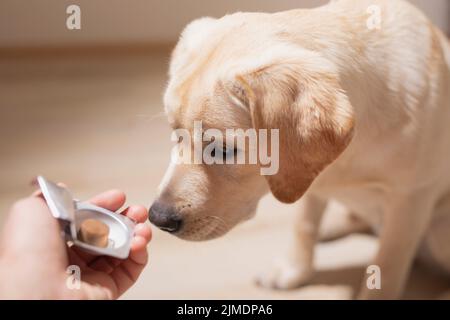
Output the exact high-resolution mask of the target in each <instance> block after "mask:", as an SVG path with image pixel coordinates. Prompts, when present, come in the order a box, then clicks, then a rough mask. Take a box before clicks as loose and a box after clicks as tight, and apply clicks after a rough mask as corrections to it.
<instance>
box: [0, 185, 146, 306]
mask: <svg viewBox="0 0 450 320" xmlns="http://www.w3.org/2000/svg"><path fill="white" fill-rule="evenodd" d="M90 202H91V203H93V204H95V205H97V206H100V207H103V208H106V209H109V210H111V211H116V210H118V209H119V208H120V207H122V206H123V204H124V203H125V194H124V193H123V192H121V191H118V190H111V191H108V192H105V193H102V194H100V195H98V196H96V197H94V198H93V199H91V200H90ZM122 214H124V215H126V216H127V217H129V218H130V219H132V220H134V221H135V222H136V223H137V224H136V227H135V235H134V238H133V240H132V245H131V251H130V255H129V257H128V259H125V260H120V259H116V258H111V257H106V256H93V255H90V254H87V253H85V252H83V251H81V250H80V249H78V248H76V247H74V246H72V247H68V246H67V244H66V243H65V241H64V240H63V239H62V238H61V235H60V234H61V232H60V229H59V224H58V221H57V220H56V219H54V218H53V216H52V215H51V213H50V211H49V209H48V207H47V204H46V203H45V201H44V200H43V199H42V198H41V197H39V196H32V197H29V198H26V199H23V200H20V201H18V202H17V203H15V204H14V206H13V207H12V209H11V211H10V214H9V216H8V218H7V220H6V223H5V225H4V228H3V233H2V235H1V238H0V298H6V299H20V298H22V299H116V298H118V297H119V296H120V295H122V294H123V293H124V292H125V291H126V290H128V289H129V288H130V287H131V286H132V285H133V284H134V283H135V282H136V280H137V278H138V277H139V275H140V273H141V272H142V270H143V268H144V267H145V265H146V263H147V259H148V255H147V244H148V242H149V241H150V240H151V230H150V227H149V226H148V225H147V224H144V222H146V220H147V210H146V209H145V208H144V207H143V206H131V207H129V208H127V209H125V210H124V211H123V212H122ZM69 265H77V266H78V267H79V268H80V271H81V284H80V288H79V289H70V288H69V287H68V286H67V285H66V283H67V279H68V274H67V273H66V269H67V267H68V266H69Z"/></svg>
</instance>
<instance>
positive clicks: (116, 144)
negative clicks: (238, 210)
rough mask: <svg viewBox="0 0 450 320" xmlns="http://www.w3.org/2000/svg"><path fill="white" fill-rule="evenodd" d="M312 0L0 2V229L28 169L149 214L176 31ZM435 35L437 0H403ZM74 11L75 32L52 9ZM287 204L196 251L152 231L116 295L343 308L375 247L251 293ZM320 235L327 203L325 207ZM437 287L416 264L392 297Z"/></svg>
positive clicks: (443, 0) (323, 255) (351, 251)
mask: <svg viewBox="0 0 450 320" xmlns="http://www.w3.org/2000/svg"><path fill="white" fill-rule="evenodd" d="M326 2H328V1H325V0H322V1H321V0H277V1H275V0H245V1H242V0H239V1H238V0H189V1H188V0H186V1H177V0H147V1H145V0H129V1H121V0H78V1H77V0H72V1H65V0H26V1H25V0H1V1H0V164H1V166H0V225H1V223H2V220H4V217H5V215H6V213H7V211H8V207H9V206H10V205H11V204H12V203H13V202H14V201H15V200H16V199H18V198H20V197H23V196H26V195H27V194H29V193H30V192H32V190H33V188H32V187H31V185H30V181H31V180H32V178H33V177H34V176H36V175H37V174H43V175H45V176H46V177H48V178H50V179H52V180H56V181H64V182H65V183H66V184H68V185H69V187H70V189H71V191H72V192H73V194H74V195H75V196H76V197H77V198H80V199H88V198H89V197H90V196H92V195H94V194H96V193H98V192H100V191H102V190H105V189H109V188H120V189H123V190H124V191H125V192H126V193H127V194H128V203H129V204H130V203H137V204H143V205H145V206H146V207H148V206H149V205H150V203H151V202H152V200H153V198H154V196H155V190H156V187H157V185H158V184H159V181H160V180H161V178H162V176H163V173H164V171H165V169H166V167H167V164H168V162H169V155H170V154H169V153H170V149H171V147H172V144H171V142H170V128H169V126H168V124H167V121H166V119H165V116H164V114H163V112H162V111H163V106H162V94H163V91H164V87H165V84H166V81H167V76H166V71H167V67H168V61H169V56H170V51H171V49H172V48H173V46H174V44H175V43H176V41H177V38H178V35H179V33H180V32H181V30H182V29H183V27H184V26H185V25H186V24H187V23H188V22H189V21H191V20H192V19H195V18H198V17H202V16H214V17H220V16H222V15H224V14H226V13H232V12H235V11H267V12H274V11H280V10H287V9H293V8H299V7H314V6H318V5H322V4H324V3H326ZM412 2H414V3H415V4H416V5H418V6H419V7H421V8H422V9H423V10H424V11H425V12H426V13H427V14H428V15H429V16H430V17H431V18H432V19H433V21H434V22H435V23H436V24H437V25H439V26H440V27H441V28H442V29H443V30H445V31H446V32H447V33H448V31H450V19H449V17H450V1H447V0H416V1H412ZM71 4H77V5H79V6H80V8H81V30H68V29H67V28H66V18H67V16H68V15H67V14H66V8H67V6H69V5H71ZM295 210H296V206H295V205H292V206H287V205H282V204H280V203H278V202H277V201H275V200H274V199H273V197H272V196H267V197H265V198H264V199H263V200H262V202H261V203H260V206H259V209H258V215H257V217H256V218H255V219H253V220H252V221H250V222H248V223H245V224H243V225H241V226H239V227H238V228H236V229H235V230H233V231H232V232H231V233H230V234H228V235H227V236H226V237H224V238H222V239H218V240H213V241H210V242H205V243H191V242H184V241H182V240H178V239H176V238H174V237H171V236H169V235H167V234H164V233H162V232H160V231H157V230H154V240H153V242H152V245H151V246H150V252H151V258H150V265H149V267H147V268H146V270H145V272H144V274H143V275H142V278H141V279H140V281H139V282H138V283H137V284H136V285H135V287H133V289H132V290H130V291H129V292H128V293H127V294H126V295H125V296H124V298H125V299H166V298H174V299H177V298H183V299H189V298H211V299H214V298H224V299H227V298H234V299H241V298H247V299H251V298H255V299H256V298H273V299H281V298H287V299H328V298H330V299H346V298H348V297H350V295H351V293H352V290H354V289H356V288H358V285H359V281H360V279H361V277H362V275H363V272H364V266H365V264H367V263H368V262H369V261H370V258H371V257H372V255H373V254H374V252H375V251H376V248H377V243H376V241H375V239H373V238H371V237H369V236H363V235H355V236H351V237H348V238H345V239H342V240H339V241H335V242H332V243H325V244H319V245H318V248H317V252H318V254H317V256H316V265H317V268H318V270H319V272H318V274H317V276H316V277H315V278H314V280H313V281H312V283H311V285H308V286H306V287H303V288H299V289H297V290H292V291H284V292H278V291H273V290H265V289H260V288H257V287H256V286H255V285H254V284H253V278H254V276H255V275H256V274H258V273H260V272H261V271H263V270H265V269H266V268H269V267H270V264H271V261H272V260H274V259H276V258H278V257H281V256H282V254H283V252H284V251H285V250H287V244H288V243H289V236H290V231H291V230H290V225H291V222H292V218H293V213H294V212H295ZM329 210H330V212H333V213H334V215H328V216H327V217H326V221H325V227H326V226H327V225H330V224H332V223H333V219H334V218H335V217H336V216H338V215H339V212H340V208H338V207H334V206H333V207H331V208H330V209H329ZM449 287H450V283H449V282H448V280H446V279H442V278H440V277H439V276H438V275H435V274H432V273H430V272H427V271H426V270H424V269H422V268H421V267H420V266H416V267H415V268H414V271H413V273H412V276H411V280H410V283H409V285H408V290H407V292H406V293H405V298H436V297H439V296H440V295H441V294H442V292H443V291H445V290H446V289H448V288H449Z"/></svg>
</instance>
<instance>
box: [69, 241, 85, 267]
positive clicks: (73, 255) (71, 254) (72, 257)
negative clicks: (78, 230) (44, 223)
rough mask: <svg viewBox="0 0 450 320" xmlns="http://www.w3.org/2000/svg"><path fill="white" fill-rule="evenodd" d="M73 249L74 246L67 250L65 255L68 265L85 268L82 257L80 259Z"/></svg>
mask: <svg viewBox="0 0 450 320" xmlns="http://www.w3.org/2000/svg"><path fill="white" fill-rule="evenodd" d="M74 249H75V247H74V246H72V247H69V248H67V254H68V256H69V263H70V264H75V265H77V266H79V267H80V268H85V267H86V266H87V265H86V260H85V259H84V258H83V257H81V256H80V255H79V253H78V252H76V250H74Z"/></svg>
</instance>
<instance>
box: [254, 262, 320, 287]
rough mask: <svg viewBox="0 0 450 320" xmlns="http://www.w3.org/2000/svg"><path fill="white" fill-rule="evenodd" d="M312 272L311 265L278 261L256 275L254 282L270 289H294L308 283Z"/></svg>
mask: <svg viewBox="0 0 450 320" xmlns="http://www.w3.org/2000/svg"><path fill="white" fill-rule="evenodd" d="M313 273H314V270H313V268H312V267H308V266H299V265H295V264H292V263H290V262H286V261H285V262H279V263H276V264H275V265H274V267H273V268H272V269H271V270H269V272H266V273H263V274H261V275H259V276H258V277H256V284H257V285H259V286H261V287H264V288H270V289H294V288H298V287H300V286H302V285H305V284H306V283H308V281H309V280H311V278H312V276H313Z"/></svg>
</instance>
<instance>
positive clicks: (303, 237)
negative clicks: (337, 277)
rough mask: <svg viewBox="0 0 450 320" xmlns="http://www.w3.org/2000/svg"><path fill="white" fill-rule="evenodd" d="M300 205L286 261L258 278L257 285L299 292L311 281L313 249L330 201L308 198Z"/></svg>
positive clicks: (278, 263)
mask: <svg viewBox="0 0 450 320" xmlns="http://www.w3.org/2000/svg"><path fill="white" fill-rule="evenodd" d="M299 204H300V208H299V212H298V214H297V216H296V219H295V225H294V230H293V231H294V232H293V240H292V242H291V244H290V248H289V252H288V254H287V257H285V258H284V259H283V260H281V261H278V262H277V263H275V265H274V266H273V268H272V269H271V270H269V272H268V273H264V274H262V275H261V276H260V277H258V278H257V282H258V284H259V285H261V286H263V287H268V288H277V289H291V288H296V287H299V286H301V285H303V284H305V283H306V282H307V281H309V280H310V279H311V276H312V275H313V272H314V267H313V258H314V246H315V244H316V242H317V238H318V231H319V225H320V220H321V218H322V214H323V212H324V211H325V208H326V205H327V201H325V200H322V199H319V198H317V197H315V196H313V195H305V196H304V197H303V199H302V200H301V201H300V202H299Z"/></svg>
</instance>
